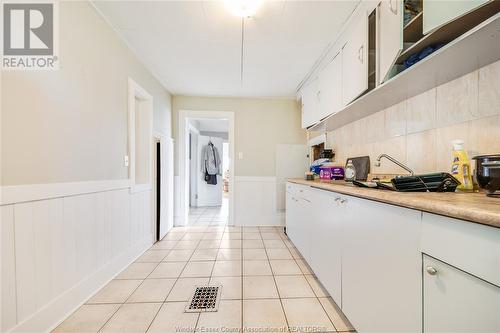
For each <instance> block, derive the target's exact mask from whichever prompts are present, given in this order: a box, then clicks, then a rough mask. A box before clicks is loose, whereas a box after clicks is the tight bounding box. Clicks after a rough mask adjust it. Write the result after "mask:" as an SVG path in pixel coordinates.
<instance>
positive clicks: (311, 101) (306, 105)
mask: <svg viewBox="0 0 500 333" xmlns="http://www.w3.org/2000/svg"><path fill="white" fill-rule="evenodd" d="M301 100H302V128H307V127H309V126H312V125H314V124H315V123H316V122H318V121H319V118H318V107H319V103H318V80H317V79H315V80H313V81H311V82H310V83H309V84H308V85H306V86H304V87H303V88H302V97H301Z"/></svg>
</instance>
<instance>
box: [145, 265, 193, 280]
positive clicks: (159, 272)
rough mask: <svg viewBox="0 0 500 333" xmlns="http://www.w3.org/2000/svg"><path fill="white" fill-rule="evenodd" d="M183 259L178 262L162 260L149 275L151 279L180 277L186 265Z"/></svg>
mask: <svg viewBox="0 0 500 333" xmlns="http://www.w3.org/2000/svg"><path fill="white" fill-rule="evenodd" d="M185 265H186V263H185V262H183V261H178V262H161V263H160V264H159V265H158V266H157V267H156V268H155V270H154V271H153V272H152V273H151V275H149V276H148V278H149V279H169V278H176V277H178V276H179V275H180V274H181V272H182V269H183V268H184V266H185Z"/></svg>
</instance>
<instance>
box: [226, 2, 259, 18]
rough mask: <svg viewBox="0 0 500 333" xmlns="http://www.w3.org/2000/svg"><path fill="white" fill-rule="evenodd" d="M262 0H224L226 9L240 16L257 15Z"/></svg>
mask: <svg viewBox="0 0 500 333" xmlns="http://www.w3.org/2000/svg"><path fill="white" fill-rule="evenodd" d="M261 4H262V0H224V6H225V7H226V10H227V11H228V12H230V13H231V14H233V15H235V16H238V17H243V18H245V17H251V16H253V15H255V13H256V12H257V10H258V9H259V7H260V5H261Z"/></svg>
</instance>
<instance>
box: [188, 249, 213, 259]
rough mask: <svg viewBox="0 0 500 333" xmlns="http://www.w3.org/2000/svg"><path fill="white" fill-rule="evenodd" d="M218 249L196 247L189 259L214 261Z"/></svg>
mask: <svg viewBox="0 0 500 333" xmlns="http://www.w3.org/2000/svg"><path fill="white" fill-rule="evenodd" d="M217 252H219V250H218V249H197V250H195V251H194V253H193V256H192V257H191V261H215V259H216V258H217Z"/></svg>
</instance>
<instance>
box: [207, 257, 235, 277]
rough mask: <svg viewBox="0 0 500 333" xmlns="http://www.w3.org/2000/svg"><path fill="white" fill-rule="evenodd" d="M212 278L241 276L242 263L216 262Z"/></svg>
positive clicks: (231, 261)
mask: <svg viewBox="0 0 500 333" xmlns="http://www.w3.org/2000/svg"><path fill="white" fill-rule="evenodd" d="M212 276H241V261H237V260H225V261H216V262H215V266H214V270H213V273H212Z"/></svg>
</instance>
